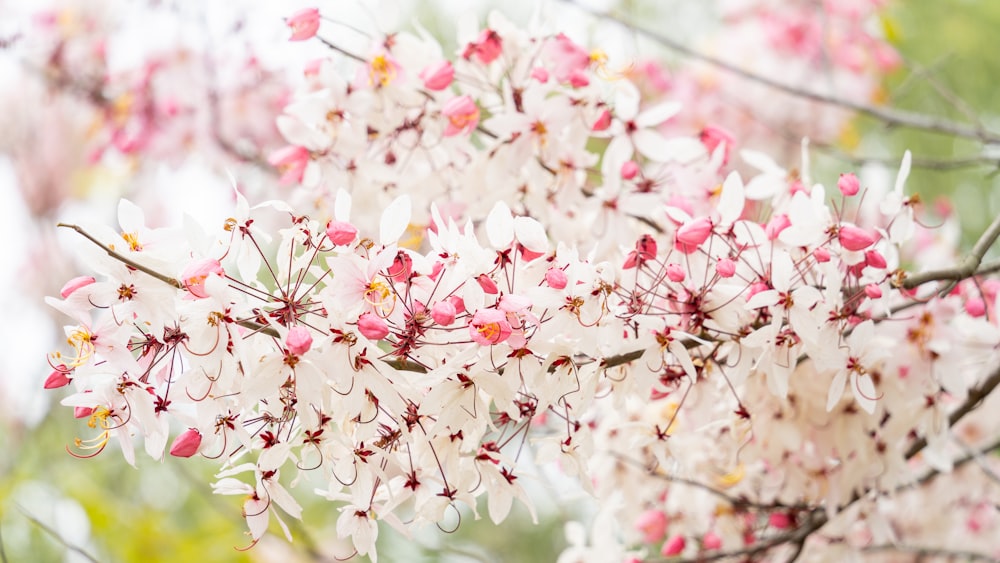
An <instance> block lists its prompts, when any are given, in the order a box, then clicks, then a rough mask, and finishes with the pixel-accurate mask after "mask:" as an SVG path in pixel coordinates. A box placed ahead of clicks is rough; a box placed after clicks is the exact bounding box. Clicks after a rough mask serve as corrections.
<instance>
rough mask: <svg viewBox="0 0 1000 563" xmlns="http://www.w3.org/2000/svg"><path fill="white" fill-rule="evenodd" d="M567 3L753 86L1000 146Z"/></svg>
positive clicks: (960, 127) (986, 137)
mask: <svg viewBox="0 0 1000 563" xmlns="http://www.w3.org/2000/svg"><path fill="white" fill-rule="evenodd" d="M565 1H566V2H568V3H569V4H572V5H574V6H576V7H577V8H579V9H580V10H582V11H584V12H587V13H589V14H591V15H593V16H595V17H598V18H601V19H604V20H611V21H613V22H615V23H618V24H619V25H622V26H624V27H626V28H628V29H630V30H632V31H634V32H636V33H638V34H640V35H643V36H645V37H647V38H649V39H651V40H653V41H655V42H656V43H658V44H660V45H662V46H663V47H666V48H667V49H670V50H671V51H674V52H676V53H678V54H680V55H682V56H685V57H688V58H691V59H694V60H698V61H702V62H704V63H708V64H710V65H712V66H714V67H716V68H719V69H722V70H725V71H727V72H730V73H732V74H735V75H736V76H740V77H742V78H745V79H747V80H750V81H752V82H756V83H758V84H762V85H764V86H768V87H770V88H773V89H775V90H780V91H782V92H785V93H787V94H791V95H793V96H796V97H799V98H805V99H807V100H812V101H814V102H819V103H822V104H827V105H830V106H835V107H840V108H844V109H848V110H851V111H855V112H858V113H860V114H863V115H867V116H869V117H872V118H874V119H877V120H879V121H881V122H883V123H885V124H887V125H892V126H898V127H907V128H910V129H919V130H923V131H931V132H935V133H943V134H946V135H951V136H954V137H962V138H966V139H976V140H979V141H982V142H984V143H1000V135H998V134H996V133H993V132H990V131H984V130H982V129H980V128H979V127H974V126H971V125H968V124H966V123H959V122H956V121H952V120H949V119H945V118H941V117H937V116H929V115H924V114H921V113H916V112H910V111H905V110H898V109H891V108H880V107H876V106H870V105H867V104H863V103H860V102H854V101H851V100H846V99H843V98H839V97H836V96H831V95H828V94H821V93H819V92H812V91H809V90H805V89H803V88H800V87H796V86H791V85H789V84H785V83H783V82H780V81H778V80H775V79H773V78H769V77H767V76H763V75H760V74H756V73H754V72H751V71H749V70H746V69H744V68H742V67H740V66H737V65H735V64H733V63H730V62H727V61H724V60H722V59H719V58H716V57H713V56H711V55H706V54H704V53H701V52H699V51H696V50H694V49H692V48H690V47H688V46H687V45H684V44H683V43H681V42H679V41H675V40H673V39H671V38H669V37H666V36H665V35H662V34H660V33H657V32H655V31H652V30H650V29H646V28H643V27H640V26H638V25H636V24H634V23H632V22H630V21H627V20H625V19H624V18H621V17H619V16H616V15H614V14H611V13H608V12H600V11H598V10H594V9H591V8H587V7H586V6H583V5H581V4H579V3H577V2H575V1H574V0H565Z"/></svg>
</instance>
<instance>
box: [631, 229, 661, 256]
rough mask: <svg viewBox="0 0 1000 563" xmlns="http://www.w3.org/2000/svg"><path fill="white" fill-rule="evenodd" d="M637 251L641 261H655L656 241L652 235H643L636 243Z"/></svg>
mask: <svg viewBox="0 0 1000 563" xmlns="http://www.w3.org/2000/svg"><path fill="white" fill-rule="evenodd" d="M635 250H636V252H638V253H639V259H640V260H653V259H654V258H656V253H657V245H656V239H655V238H653V237H652V236H650V235H642V236H641V237H639V240H638V241H636V243H635Z"/></svg>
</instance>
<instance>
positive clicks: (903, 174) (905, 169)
mask: <svg viewBox="0 0 1000 563" xmlns="http://www.w3.org/2000/svg"><path fill="white" fill-rule="evenodd" d="M912 160H913V158H912V156H911V155H910V151H906V152H905V153H903V162H902V163H900V165H899V174H897V175H896V185H895V187H894V190H893V191H895V192H896V193H897V194H899V195H903V185H904V184H906V179H907V178H909V177H910V164H911V162H912Z"/></svg>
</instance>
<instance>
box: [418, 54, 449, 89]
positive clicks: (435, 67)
mask: <svg viewBox="0 0 1000 563" xmlns="http://www.w3.org/2000/svg"><path fill="white" fill-rule="evenodd" d="M420 79H421V80H423V81H424V88H427V89H428V90H444V89H445V88H447V87H448V86H450V85H451V82H452V80H454V79H455V67H453V66H452V65H451V61H439V62H436V63H432V64H430V65H428V66H426V67H425V68H424V70H422V71H420Z"/></svg>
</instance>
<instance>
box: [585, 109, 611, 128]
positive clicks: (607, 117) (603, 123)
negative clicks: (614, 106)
mask: <svg viewBox="0 0 1000 563" xmlns="http://www.w3.org/2000/svg"><path fill="white" fill-rule="evenodd" d="M608 127H611V112H610V111H608V110H604V111H602V112H601V115H599V116H597V121H595V122H594V124H593V125H591V126H590V128H591V129H592V130H593V131H604V130H605V129H607V128H608Z"/></svg>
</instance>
